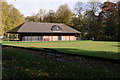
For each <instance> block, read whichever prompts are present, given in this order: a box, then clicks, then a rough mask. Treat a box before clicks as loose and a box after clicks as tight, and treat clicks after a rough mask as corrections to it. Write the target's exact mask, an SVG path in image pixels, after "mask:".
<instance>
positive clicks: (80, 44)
mask: <svg viewBox="0 0 120 80" xmlns="http://www.w3.org/2000/svg"><path fill="white" fill-rule="evenodd" d="M2 44H3V45H12V46H20V47H27V48H36V49H40V50H42V48H53V49H56V50H58V51H59V52H63V53H66V54H75V55H76V54H77V55H87V56H95V57H96V56H97V57H103V58H111V59H120V55H119V54H118V53H119V52H118V48H119V46H120V45H119V44H118V42H112V41H82V40H81V41H58V42H57V41H56V42H53V41H51V42H47V41H46V42H6V41H4V42H2Z"/></svg>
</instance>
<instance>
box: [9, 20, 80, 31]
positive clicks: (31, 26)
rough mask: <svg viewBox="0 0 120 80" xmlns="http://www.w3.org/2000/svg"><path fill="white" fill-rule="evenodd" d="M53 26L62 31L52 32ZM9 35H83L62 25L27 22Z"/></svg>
mask: <svg viewBox="0 0 120 80" xmlns="http://www.w3.org/2000/svg"><path fill="white" fill-rule="evenodd" d="M53 25H57V26H59V27H60V28H61V29H62V31H53V30H51V28H52V26H53ZM7 33H81V32H79V31H77V30H75V29H73V28H71V27H69V26H67V25H65V24H61V23H38V22H25V23H23V24H21V25H19V26H18V27H16V28H14V29H12V30H10V31H8V32H7Z"/></svg>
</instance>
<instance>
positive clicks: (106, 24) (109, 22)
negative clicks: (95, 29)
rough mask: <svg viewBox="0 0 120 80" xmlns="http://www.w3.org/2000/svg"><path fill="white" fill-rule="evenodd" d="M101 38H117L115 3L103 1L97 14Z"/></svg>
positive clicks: (116, 9)
mask: <svg viewBox="0 0 120 80" xmlns="http://www.w3.org/2000/svg"><path fill="white" fill-rule="evenodd" d="M99 20H100V22H101V24H102V25H101V27H102V35H101V36H102V39H103V40H117V39H118V37H117V36H118V6H117V4H116V3H112V2H104V3H103V5H102V11H101V13H100V15H99Z"/></svg>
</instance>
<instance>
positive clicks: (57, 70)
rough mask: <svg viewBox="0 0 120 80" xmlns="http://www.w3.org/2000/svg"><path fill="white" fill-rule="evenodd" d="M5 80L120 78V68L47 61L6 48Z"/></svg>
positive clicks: (24, 52)
mask: <svg viewBox="0 0 120 80" xmlns="http://www.w3.org/2000/svg"><path fill="white" fill-rule="evenodd" d="M2 53H3V56H4V57H5V56H6V57H7V59H3V62H2V64H3V68H2V70H3V73H2V74H3V78H59V79H61V78H89V79H92V78H95V79H96V78H103V79H104V78H120V76H119V75H120V71H119V67H116V66H114V65H111V64H110V65H103V64H98V65H97V64H94V65H91V66H90V65H89V66H88V65H87V64H89V63H86V64H84V62H83V63H78V62H74V63H73V62H67V63H65V62H56V61H54V60H46V59H42V58H39V57H38V56H36V55H34V54H33V55H32V54H29V53H28V52H27V51H24V50H18V49H15V48H9V47H8V48H4V49H3V52H2Z"/></svg>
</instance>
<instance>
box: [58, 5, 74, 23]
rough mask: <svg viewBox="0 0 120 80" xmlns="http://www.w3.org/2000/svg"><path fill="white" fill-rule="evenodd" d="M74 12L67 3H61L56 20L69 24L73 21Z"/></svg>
mask: <svg viewBox="0 0 120 80" xmlns="http://www.w3.org/2000/svg"><path fill="white" fill-rule="evenodd" d="M71 16H72V12H71V10H70V9H69V7H68V5H67V4H64V5H60V7H59V8H58V10H57V12H56V22H58V23H64V24H69V22H70V21H71Z"/></svg>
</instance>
